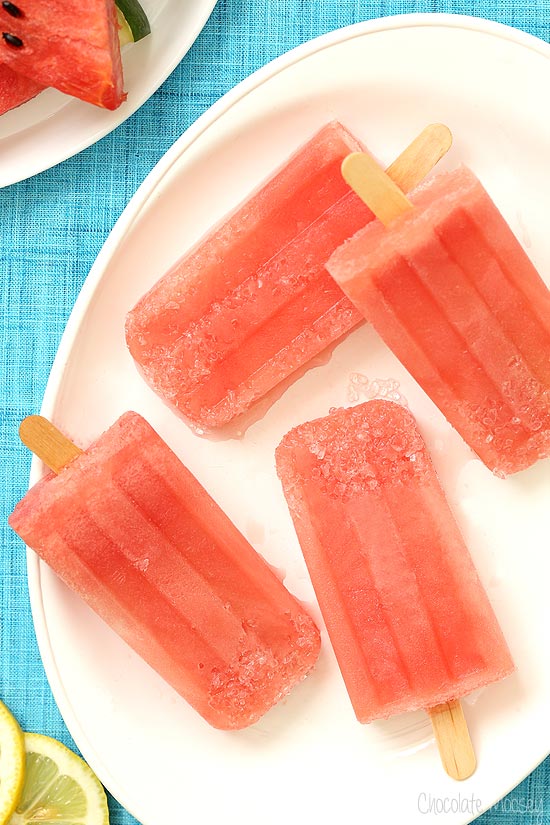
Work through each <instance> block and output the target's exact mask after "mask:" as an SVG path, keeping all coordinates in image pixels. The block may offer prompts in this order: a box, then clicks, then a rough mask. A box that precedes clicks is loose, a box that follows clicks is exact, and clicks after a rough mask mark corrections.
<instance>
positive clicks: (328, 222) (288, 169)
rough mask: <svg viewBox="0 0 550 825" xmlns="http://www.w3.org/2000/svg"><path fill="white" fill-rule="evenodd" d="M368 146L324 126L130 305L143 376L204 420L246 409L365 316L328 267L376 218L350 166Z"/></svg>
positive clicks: (130, 330)
mask: <svg viewBox="0 0 550 825" xmlns="http://www.w3.org/2000/svg"><path fill="white" fill-rule="evenodd" d="M359 148H360V145H359V143H358V142H357V141H356V140H355V138H353V137H352V136H351V135H350V134H349V132H347V130H346V129H344V127H343V126H341V125H340V124H339V123H336V122H334V123H331V124H329V125H327V126H326V127H324V128H323V129H322V130H321V131H320V132H319V133H318V134H317V135H315V136H314V137H313V138H312V139H311V140H310V141H309V142H308V143H307V144H306V145H305V146H304V147H302V148H301V149H300V150H299V151H298V152H296V153H295V154H294V155H293V156H292V158H291V159H290V160H289V161H288V162H287V163H286V164H285V166H284V167H283V168H282V169H281V170H280V171H278V172H277V173H276V174H275V175H274V176H273V177H272V178H270V179H269V180H268V181H267V183H265V184H264V185H263V186H262V187H261V188H260V189H259V190H258V191H257V192H256V193H255V194H253V195H252V196H251V197H250V198H249V199H248V200H247V201H246V202H245V203H244V204H243V205H242V206H241V207H240V208H239V209H237V210H236V212H235V213H234V214H233V215H231V216H230V217H229V218H228V219H226V220H225V222H224V223H222V224H221V225H220V226H219V227H217V228H216V229H215V230H213V231H212V232H210V233H209V234H208V235H207V236H206V237H205V238H204V239H203V240H202V241H201V242H200V243H199V245H198V246H197V247H196V248H195V249H193V250H192V251H191V252H190V253H188V254H186V255H185V256H184V257H183V258H182V259H181V260H180V261H178V263H176V265H175V266H174V267H173V268H172V269H171V270H170V271H169V272H168V273H167V274H166V275H165V276H164V277H163V278H162V279H161V280H160V281H159V282H158V283H157V284H156V285H155V286H154V287H153V288H152V289H151V290H150V291H149V292H148V293H147V294H146V295H145V296H144V297H143V298H142V299H141V300H140V301H139V302H138V304H137V305H136V306H135V307H134V308H133V309H132V311H131V312H130V313H129V314H128V317H127V324H126V337H127V342H128V346H129V349H130V352H131V354H132V356H133V358H134V359H135V361H136V363H137V364H138V366H139V368H140V370H141V371H142V373H143V375H144V377H145V378H146V380H147V381H148V382H149V383H150V384H151V386H152V387H153V389H154V390H155V391H156V392H157V393H158V394H159V395H160V396H161V397H162V398H163V399H164V400H165V401H167V402H168V403H170V404H172V405H173V406H174V407H175V408H176V409H177V410H178V411H179V412H180V413H181V414H182V415H183V416H185V417H186V418H188V419H189V420H190V421H191V422H194V423H195V424H196V425H197V426H199V427H202V428H204V429H207V430H208V429H212V428H215V427H219V426H222V425H224V424H226V423H227V422H229V421H231V420H232V419H233V418H235V417H237V416H239V415H241V414H242V413H244V412H246V411H247V410H248V409H249V408H250V406H251V405H252V404H254V403H255V402H256V401H257V400H258V399H261V398H264V397H266V396H267V395H268V394H269V392H270V391H271V390H272V389H273V388H274V387H276V386H277V385H279V384H280V383H281V382H282V381H284V380H285V379H287V378H288V377H289V376H290V375H291V374H292V373H294V372H296V370H298V369H299V368H300V367H301V366H303V365H304V364H306V363H307V362H308V361H310V360H311V358H313V357H314V356H315V355H317V354H319V353H320V352H322V351H323V350H324V349H326V348H327V347H328V346H329V345H330V344H331V343H334V342H335V341H336V340H338V339H339V338H341V337H342V336H343V335H344V334H345V333H347V332H349V331H350V330H351V329H352V328H353V327H354V326H356V325H357V324H358V323H360V321H361V320H362V316H361V314H360V313H359V312H358V311H357V310H356V309H355V307H354V306H353V305H352V304H351V302H350V301H349V300H348V299H347V298H346V297H345V296H344V295H343V294H342V292H341V290H340V289H339V288H338V287H337V286H336V284H335V283H334V281H333V280H332V279H331V278H330V276H329V275H328V273H327V272H326V270H325V268H324V264H325V261H326V260H327V258H328V257H329V255H330V254H331V252H332V251H333V250H334V249H335V248H336V247H337V246H338V245H339V244H340V243H342V241H343V240H344V239H346V238H348V237H349V236H350V235H351V234H353V233H354V232H355V231H356V230H357V229H358V228H360V227H361V226H363V225H364V224H365V223H366V222H367V221H369V220H371V219H372V213H371V212H370V210H369V209H367V207H366V206H365V205H364V204H363V203H362V201H361V200H360V199H359V198H358V197H357V196H356V195H355V194H354V193H353V192H352V191H351V190H350V189H349V187H348V186H347V184H346V183H345V182H344V181H343V180H342V177H341V174H340V164H341V162H342V160H343V158H344V157H345V156H346V155H347V154H348V153H349V152H350V151H354V150H356V149H359Z"/></svg>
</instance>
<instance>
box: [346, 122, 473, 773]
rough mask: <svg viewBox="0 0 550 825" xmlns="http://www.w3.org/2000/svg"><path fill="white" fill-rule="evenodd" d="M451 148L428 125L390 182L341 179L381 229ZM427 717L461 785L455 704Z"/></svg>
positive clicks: (377, 176)
mask: <svg viewBox="0 0 550 825" xmlns="http://www.w3.org/2000/svg"><path fill="white" fill-rule="evenodd" d="M451 142H452V136H451V133H450V131H449V130H448V129H447V127H446V126H443V125H442V124H432V126H429V127H428V128H427V130H424V132H422V134H421V135H419V137H418V138H417V141H416V142H413V144H411V146H410V147H409V149H408V150H406V151H405V152H404V153H403V155H402V156H401V158H398V160H397V161H396V164H397V165H398V167H399V168H398V174H397V175H396V174H395V166H394V168H393V169H392V167H390V168H389V169H388V173H390V172H391V174H392V177H390V176H389V174H388V173H386V172H384V171H383V170H382V169H381V168H380V166H378V164H377V163H376V161H375V160H374V158H372V157H371V156H370V155H368V154H366V153H363V152H354V153H352V154H351V155H348V156H347V158H345V159H344V161H343V163H342V175H343V177H344V179H345V180H346V182H347V183H348V184H349V185H350V186H351V187H352V189H353V190H354V191H355V192H356V193H357V194H358V195H359V197H360V198H361V199H362V200H363V201H364V202H365V203H366V204H367V206H368V207H369V208H370V209H371V210H372V211H373V212H374V214H375V215H376V217H377V218H378V219H379V220H380V221H382V223H383V224H384V225H386V226H387V225H388V224H389V223H391V222H392V221H393V220H395V218H397V217H399V215H402V214H404V213H405V212H408V211H409V210H410V209H412V208H413V205H412V203H411V202H410V201H409V199H408V198H407V197H406V196H405V195H404V194H403V190H402V189H401V188H400V186H401V185H402V186H403V188H404V189H408V188H409V187H411V188H412V187H414V185H415V184H417V183H419V182H420V180H421V179H422V177H423V176H424V175H425V174H427V172H429V171H430V169H431V168H432V167H433V166H435V164H436V163H437V161H438V160H439V159H440V158H441V157H443V155H444V154H445V152H446V151H447V150H448V149H449V147H450V145H451ZM409 150H411V158H410V160H407V158H406V156H407V154H408V152H409ZM403 158H404V160H403ZM408 164H410V165H408ZM407 167H408V169H409V170H410V171H411V173H412V174H411V175H409V173H408V171H407ZM400 170H401V171H400ZM415 172H418V173H419V175H420V173H421V174H422V177H419V178H417V177H416V175H415ZM401 174H403V177H401ZM392 178H393V180H392ZM396 179H397V182H398V183H399V184H400V185H399V186H398V185H397V182H396ZM427 713H428V715H429V717H430V720H431V723H432V728H433V732H434V735H435V739H436V742H437V747H438V749H439V755H440V757H441V762H442V763H443V767H444V768H445V770H446V772H447V773H448V774H449V776H450V777H452V778H453V779H458V780H463V779H467V778H468V777H469V776H471V775H472V774H473V773H474V771H475V769H476V764H477V763H476V756H475V752H474V747H473V745H472V740H471V738H470V732H469V731H468V725H467V723H466V719H465V718H464V713H463V710H462V706H461V704H460V701H459V700H458V699H456V700H453V701H451V702H444V703H442V704H441V705H436V706H435V707H433V708H428V709H427Z"/></svg>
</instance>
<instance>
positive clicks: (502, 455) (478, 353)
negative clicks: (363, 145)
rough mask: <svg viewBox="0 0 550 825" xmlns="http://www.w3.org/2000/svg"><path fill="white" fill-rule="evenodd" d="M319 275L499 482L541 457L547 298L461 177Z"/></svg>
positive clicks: (476, 187) (545, 445) (354, 244)
mask: <svg viewBox="0 0 550 825" xmlns="http://www.w3.org/2000/svg"><path fill="white" fill-rule="evenodd" d="M410 201H411V203H412V205H413V207H414V208H413V209H410V210H408V211H406V212H405V213H404V214H402V215H401V216H399V217H396V218H395V220H392V221H391V222H390V223H389V225H388V226H384V225H383V224H382V223H381V222H380V221H372V222H371V223H369V225H368V226H365V227H364V228H363V229H361V230H360V231H359V232H358V233H357V234H356V235H355V236H354V237H353V238H352V239H351V240H349V241H348V242H346V243H344V244H343V245H342V246H341V247H340V248H339V249H337V250H336V251H335V252H334V254H333V255H332V256H331V258H330V260H329V261H328V263H327V268H328V270H329V272H330V273H331V275H332V276H333V277H334V279H335V280H336V282H337V283H338V285H339V286H340V287H341V288H342V289H343V290H344V292H345V293H346V294H347V295H348V297H349V298H350V299H351V300H352V301H353V303H354V304H355V305H356V306H357V308H358V309H360V310H361V312H362V313H363V314H364V315H365V317H367V318H368V319H369V320H370V321H371V323H372V324H373V326H374V327H375V328H376V329H377V331H378V332H379V333H380V335H381V336H382V338H383V339H384V341H385V342H386V343H387V344H388V346H389V347H390V348H391V349H392V350H393V352H394V353H395V354H396V355H397V357H398V358H399V359H400V361H401V362H402V363H403V365H404V366H405V367H406V368H407V370H408V371H409V372H410V373H411V375H412V376H413V377H414V378H415V379H416V380H417V381H418V383H419V384H420V386H421V387H422V388H423V389H424V390H425V391H426V392H427V393H428V395H429V396H430V398H431V399H432V400H433V401H434V402H435V403H436V404H437V406H438V407H439V409H440V410H441V411H442V412H443V414H444V415H445V416H446V418H447V419H448V420H449V422H450V423H451V424H452V425H453V427H455V428H456V430H458V432H459V433H460V434H461V436H462V437H463V438H464V440H465V441H466V442H467V443H468V444H469V445H470V446H471V447H472V449H473V450H474V451H475V452H476V453H477V455H478V456H479V457H480V458H481V459H482V460H483V461H484V462H485V464H486V465H487V466H488V467H489V468H490V469H491V470H493V471H494V472H495V473H497V474H498V475H501V476H504V475H507V474H509V473H514V472H517V471H518V470H523V469H525V468H527V467H529V466H530V465H531V464H533V463H534V462H535V461H537V459H539V458H545V457H547V456H549V455H550V292H549V291H548V288H547V287H546V285H545V283H544V282H543V280H542V279H541V277H540V275H539V274H538V273H537V271H536V269H535V267H534V266H533V264H532V263H531V261H530V260H529V258H528V257H527V255H526V253H525V251H524V250H523V248H522V246H521V244H520V243H519V241H518V240H517V239H516V237H515V236H514V234H513V233H512V231H511V229H510V227H509V226H508V224H507V223H506V221H505V219H504V217H503V216H502V215H501V214H500V212H499V211H498V209H497V207H496V206H495V204H494V203H493V201H492V200H491V198H490V197H489V195H488V194H487V192H486V191H485V189H484V188H483V186H482V185H481V183H480V182H479V181H478V180H477V178H476V177H475V175H474V174H473V173H472V172H471V171H470V170H469V169H467V168H465V167H460V168H458V169H456V170H455V171H453V172H449V173H446V174H443V175H439V176H438V177H436V178H434V179H433V180H432V181H431V182H430V183H429V184H428V185H426V186H422V187H420V188H419V189H418V190H417V191H416V192H415V193H413V195H412V196H411V198H410Z"/></svg>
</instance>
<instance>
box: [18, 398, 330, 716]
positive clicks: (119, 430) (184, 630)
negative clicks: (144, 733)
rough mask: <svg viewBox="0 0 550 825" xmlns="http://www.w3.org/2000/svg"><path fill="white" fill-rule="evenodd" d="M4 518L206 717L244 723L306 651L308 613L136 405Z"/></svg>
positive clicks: (303, 662) (297, 668)
mask: <svg viewBox="0 0 550 825" xmlns="http://www.w3.org/2000/svg"><path fill="white" fill-rule="evenodd" d="M9 523H10V525H11V526H12V527H13V529H14V530H15V531H16V532H17V533H18V534H19V535H20V536H21V538H22V539H23V540H24V541H25V542H26V544H27V545H28V546H29V547H31V548H32V549H33V550H35V551H36V552H37V553H38V555H39V556H41V558H42V559H44V561H45V562H47V564H49V565H50V566H51V567H52V569H53V570H54V571H55V572H56V573H57V574H58V575H59V576H60V578H61V579H63V581H64V582H65V583H66V584H67V585H68V586H69V587H71V588H72V589H73V590H74V591H75V592H76V593H78V594H79V595H80V596H81V597H82V598H83V599H85V601H86V602H87V603H88V604H89V605H90V607H92V608H93V609H94V610H95V611H96V612H97V613H98V614H99V615H100V616H101V617H102V618H103V619H104V620H105V621H106V622H107V623H108V624H109V625H110V626H111V627H112V628H113V630H115V631H116V632H117V633H118V634H119V635H120V636H121V637H122V638H123V639H124V640H125V641H126V642H127V643H128V644H129V645H130V646H131V647H132V648H134V650H135V651H136V652H137V653H138V654H139V655H140V656H142V657H143V659H145V660H146V661H147V662H148V663H149V664H150V665H151V666H152V667H153V668H154V669H155V670H156V671H158V673H159V674H160V675H161V676H163V677H164V679H165V680H166V681H167V682H169V683H170V684H171V685H172V686H173V687H174V688H175V689H176V690H177V691H178V692H179V693H180V694H181V695H182V696H183V697H184V698H185V699H187V701H188V702H189V703H190V704H191V705H192V706H193V707H194V708H195V709H196V710H197V711H198V712H199V713H200V714H201V715H202V716H203V717H204V718H205V719H206V720H207V721H208V722H209V723H210V724H211V725H213V726H214V727H217V728H222V729H233V728H243V727H246V726H247V725H250V724H252V723H253V722H255V721H257V720H258V719H259V718H260V717H261V716H262V715H263V714H264V713H265V712H266V711H267V710H269V708H270V707H271V706H272V705H274V704H275V703H276V702H277V701H278V700H279V699H281V697H283V696H284V695H286V694H287V693H288V692H289V691H290V690H291V689H292V688H293V687H294V685H295V684H296V683H297V682H299V681H301V680H302V679H303V678H304V677H305V676H306V674H307V673H308V672H309V670H310V669H311V668H312V666H313V665H314V663H315V661H316V659H317V655H318V652H319V634H318V631H317V628H316V627H315V625H314V623H313V621H312V620H311V619H310V617H309V616H308V615H307V614H306V612H305V611H304V610H303V608H302V607H301V606H300V605H299V604H298V602H297V601H296V600H295V599H294V597H293V596H291V595H290V593H289V592H288V591H287V590H286V588H285V587H284V586H283V585H282V583H281V582H280V581H279V579H278V578H277V577H276V576H275V574H274V573H273V572H272V571H271V569H270V568H269V567H268V565H267V564H266V563H265V562H264V560H263V559H262V557H261V556H259V555H258V554H257V553H256V552H255V551H254V550H253V548H252V547H251V546H250V544H249V543H248V542H247V541H246V539H245V538H244V537H243V536H242V535H241V534H240V533H239V532H238V530H237V529H236V527H235V526H234V525H233V524H232V523H231V521H230V520H229V519H228V518H227V516H226V515H225V514H224V513H223V512H222V510H221V509H220V508H219V507H218V506H217V505H216V503H215V502H214V501H213V500H212V498H211V497H210V496H209V495H208V493H207V492H206V491H205V490H204V489H203V488H202V487H201V485H200V484H199V482H198V481H197V480H196V479H195V478H194V476H192V475H191V473H190V472H189V471H188V470H187V469H186V468H185V467H184V466H183V464H182V463H181V462H180V461H179V459H178V458H177V457H176V456H175V455H174V453H173V452H172V451H171V450H170V449H169V448H168V447H167V445H166V444H165V443H164V442H163V441H162V439H161V438H160V437H159V436H158V435H157V433H156V432H155V431H154V430H153V429H152V428H151V427H150V426H149V424H148V423H147V422H146V421H145V420H144V419H143V418H141V417H140V416H139V415H137V413H131V412H130V413H126V414H124V415H123V416H122V417H121V418H120V419H119V420H118V421H117V422H116V423H115V424H114V425H113V426H112V427H111V428H110V429H109V430H107V432H106V433H104V434H103V435H102V436H101V437H100V438H99V439H98V440H97V441H96V442H95V443H94V444H92V446H91V447H89V448H88V449H87V450H86V451H85V452H83V453H81V454H80V455H78V456H77V457H76V458H75V459H74V460H72V461H71V463H69V464H68V465H67V466H66V467H65V468H64V469H62V470H61V472H60V473H59V475H55V474H49V475H48V476H46V477H45V478H44V479H42V480H41V481H40V482H39V483H38V484H36V485H35V486H34V487H33V488H32V489H31V490H29V492H28V493H27V495H26V496H25V498H24V499H22V501H21V502H20V503H19V504H18V505H17V506H16V508H15V510H14V512H13V513H12V515H11V516H10V519H9Z"/></svg>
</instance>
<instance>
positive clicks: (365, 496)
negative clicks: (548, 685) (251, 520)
mask: <svg viewBox="0 0 550 825" xmlns="http://www.w3.org/2000/svg"><path fill="white" fill-rule="evenodd" d="M276 459H277V472H278V474H279V477H280V479H281V482H282V485H283V489H284V493H285V496H286V500H287V503H288V506H289V509H290V513H291V515H292V519H293V521H294V526H295V528H296V532H297V534H298V539H299V541H300V545H301V547H302V551H303V554H304V557H305V560H306V563H307V566H308V569H309V572H310V575H311V579H312V582H313V586H314V588H315V592H316V594H317V598H318V601H319V605H320V607H321V611H322V614H323V618H324V620H325V623H326V626H327V630H328V633H329V636H330V639H331V642H332V645H333V648H334V651H335V654H336V657H337V659H338V663H339V666H340V669H341V671H342V675H343V677H344V680H345V683H346V687H347V690H348V693H349V696H350V699H351V701H352V704H353V707H354V710H355V713H356V715H357V718H358V719H359V721H360V722H370V721H372V720H374V719H378V718H381V717H388V716H391V715H393V714H396V713H401V712H403V711H410V710H416V709H419V708H426V709H429V708H433V707H434V706H438V705H440V704H442V703H445V702H449V701H450V700H456V699H459V698H460V697H462V696H465V695H466V694H468V693H470V692H471V691H473V690H476V689H477V688H481V687H483V686H485V685H487V684H489V683H490V682H494V681H496V680H498V679H502V678H503V677H504V676H507V675H508V674H510V673H511V672H512V670H513V668H514V666H513V663H512V659H511V657H510V653H509V651H508V648H507V646H506V642H505V640H504V637H503V635H502V632H501V630H500V627H499V625H498V622H497V619H496V617H495V614H494V612H493V610H492V608H491V605H490V603H489V600H488V598H487V595H486V593H485V591H484V589H483V586H482V584H481V582H480V580H479V578H478V575H477V573H476V570H475V568H474V564H473V562H472V559H471V556H470V554H469V552H468V550H467V548H466V546H465V544H464V541H463V538H462V536H461V534H460V531H459V528H458V526H457V524H456V521H455V519H454V517H453V514H452V512H451V510H450V508H449V505H448V503H447V501H446V499H445V495H444V493H443V490H442V488H441V486H440V484H439V481H438V479H437V476H436V474H435V471H434V468H433V465H432V462H431V459H430V456H429V454H428V451H427V448H426V445H425V443H424V441H423V439H422V436H421V434H420V432H419V430H418V427H417V425H416V422H415V420H414V418H413V416H412V415H411V413H410V412H409V411H408V410H407V409H405V408H404V407H402V406H400V405H398V404H395V403H393V402H389V401H370V402H367V403H364V404H360V405H359V406H356V407H352V408H350V409H339V410H337V411H335V412H333V413H332V414H331V415H329V416H327V417H325V418H320V419H318V420H316V421H311V422H308V423H305V424H302V425H300V426H298V427H296V428H295V429H293V430H291V431H290V432H289V433H288V434H287V435H286V436H285V437H284V438H283V440H282V442H281V444H280V445H279V447H278V449H277V452H276Z"/></svg>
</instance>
